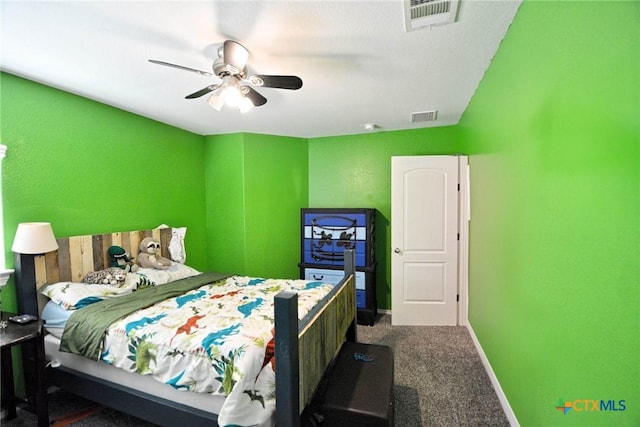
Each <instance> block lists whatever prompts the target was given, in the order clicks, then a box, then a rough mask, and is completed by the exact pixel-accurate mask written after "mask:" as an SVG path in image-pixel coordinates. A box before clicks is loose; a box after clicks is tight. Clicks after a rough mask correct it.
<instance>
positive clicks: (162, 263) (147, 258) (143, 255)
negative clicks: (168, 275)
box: [138, 237, 171, 270]
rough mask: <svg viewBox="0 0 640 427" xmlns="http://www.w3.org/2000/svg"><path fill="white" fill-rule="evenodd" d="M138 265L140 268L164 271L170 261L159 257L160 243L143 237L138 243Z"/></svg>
mask: <svg viewBox="0 0 640 427" xmlns="http://www.w3.org/2000/svg"><path fill="white" fill-rule="evenodd" d="M139 249H140V252H139V253H138V265H139V266H140V267H142V268H156V269H158V270H166V269H167V268H169V266H170V265H171V261H170V260H169V259H167V258H164V257H163V256H161V255H160V242H158V241H157V240H156V239H154V238H152V237H145V238H144V239H142V242H140V248H139Z"/></svg>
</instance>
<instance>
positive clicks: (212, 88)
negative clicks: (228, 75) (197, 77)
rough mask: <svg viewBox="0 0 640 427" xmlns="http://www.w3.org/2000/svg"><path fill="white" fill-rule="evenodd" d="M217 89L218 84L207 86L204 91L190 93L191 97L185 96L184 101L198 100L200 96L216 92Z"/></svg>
mask: <svg viewBox="0 0 640 427" xmlns="http://www.w3.org/2000/svg"><path fill="white" fill-rule="evenodd" d="M218 87H220V85H219V84H217V85H211V86H207V87H205V88H204V89H200V90H199V91H197V92H194V93H192V94H191V95H187V96H185V98H186V99H195V98H200V97H201V96H204V95H206V94H208V93H210V92H213V91H214V90H216V89H217V88H218Z"/></svg>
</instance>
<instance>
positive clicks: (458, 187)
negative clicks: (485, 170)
mask: <svg viewBox="0 0 640 427" xmlns="http://www.w3.org/2000/svg"><path fill="white" fill-rule="evenodd" d="M458 191H460V183H458Z"/></svg>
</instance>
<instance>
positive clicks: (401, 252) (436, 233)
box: [391, 156, 466, 325]
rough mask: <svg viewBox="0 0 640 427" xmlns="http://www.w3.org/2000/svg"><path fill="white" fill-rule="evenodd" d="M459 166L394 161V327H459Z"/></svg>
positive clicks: (419, 159)
mask: <svg viewBox="0 0 640 427" xmlns="http://www.w3.org/2000/svg"><path fill="white" fill-rule="evenodd" d="M464 160H465V163H466V158H464ZM459 161H460V157H459V156H407V157H392V158H391V246H392V248H391V249H392V251H391V311H392V315H391V321H392V323H393V324H394V325H456V324H457V321H458V301H457V300H458V276H459V272H458V267H459V266H458V256H459V254H458V244H459V240H458V239H459V221H458V218H459V183H460V177H459ZM465 173H466V170H465ZM465 184H466V180H465ZM463 185H464V184H463ZM465 187H466V185H465Z"/></svg>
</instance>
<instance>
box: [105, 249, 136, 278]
mask: <svg viewBox="0 0 640 427" xmlns="http://www.w3.org/2000/svg"><path fill="white" fill-rule="evenodd" d="M107 252H108V253H109V267H117V268H121V269H123V270H124V271H126V272H129V271H131V272H136V271H137V270H138V265H137V264H134V263H133V257H132V256H131V254H130V253H129V252H127V251H125V250H124V248H122V247H120V246H111V247H110V248H109V250H108V251H107Z"/></svg>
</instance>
